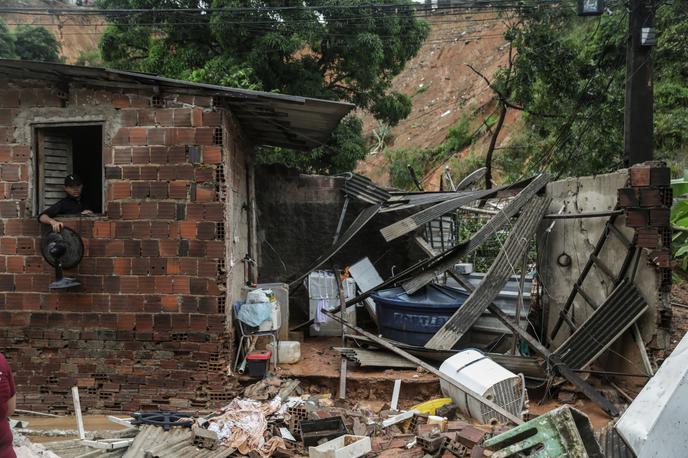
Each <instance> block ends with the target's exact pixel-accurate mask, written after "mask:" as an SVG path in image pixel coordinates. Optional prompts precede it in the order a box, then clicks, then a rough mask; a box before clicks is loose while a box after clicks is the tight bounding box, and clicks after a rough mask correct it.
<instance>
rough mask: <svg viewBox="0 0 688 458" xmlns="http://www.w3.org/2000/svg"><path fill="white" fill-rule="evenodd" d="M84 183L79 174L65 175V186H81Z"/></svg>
mask: <svg viewBox="0 0 688 458" xmlns="http://www.w3.org/2000/svg"><path fill="white" fill-rule="evenodd" d="M82 184H84V183H83V182H82V181H81V178H79V176H78V175H73V174H70V175H67V176H66V177H65V181H64V185H65V186H81V185H82Z"/></svg>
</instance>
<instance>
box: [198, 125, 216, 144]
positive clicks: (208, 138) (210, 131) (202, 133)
mask: <svg viewBox="0 0 688 458" xmlns="http://www.w3.org/2000/svg"><path fill="white" fill-rule="evenodd" d="M214 133H215V128H214V127H199V128H197V129H196V135H195V140H196V144H197V145H212V144H213V143H214V142H215V139H214Z"/></svg>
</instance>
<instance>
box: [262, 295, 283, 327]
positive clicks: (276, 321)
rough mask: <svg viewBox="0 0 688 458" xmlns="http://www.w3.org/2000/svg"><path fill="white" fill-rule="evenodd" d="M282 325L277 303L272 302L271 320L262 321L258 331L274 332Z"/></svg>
mask: <svg viewBox="0 0 688 458" xmlns="http://www.w3.org/2000/svg"><path fill="white" fill-rule="evenodd" d="M281 325H282V315H281V312H280V304H279V302H272V319H270V320H266V321H263V322H262V323H261V324H260V325H259V326H258V330H259V331H261V332H264V331H276V330H278V329H279V328H280V326H281Z"/></svg>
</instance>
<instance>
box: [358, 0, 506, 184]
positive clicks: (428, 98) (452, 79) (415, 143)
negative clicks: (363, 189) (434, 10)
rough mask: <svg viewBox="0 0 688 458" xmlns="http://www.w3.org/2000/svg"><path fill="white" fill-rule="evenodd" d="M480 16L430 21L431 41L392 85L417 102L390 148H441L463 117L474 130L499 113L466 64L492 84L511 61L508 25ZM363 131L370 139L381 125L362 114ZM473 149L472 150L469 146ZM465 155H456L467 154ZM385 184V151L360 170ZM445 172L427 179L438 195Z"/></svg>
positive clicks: (479, 146) (478, 145) (482, 143)
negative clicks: (506, 35)
mask: <svg viewBox="0 0 688 458" xmlns="http://www.w3.org/2000/svg"><path fill="white" fill-rule="evenodd" d="M485 18H486V17H485V15H484V14H481V13H475V12H473V13H471V12H466V13H465V14H464V15H463V16H451V17H443V16H438V17H434V18H430V19H429V20H428V21H429V22H430V24H431V26H432V30H431V33H430V36H429V37H428V39H427V40H426V42H425V44H424V45H423V46H422V48H421V50H420V51H419V53H418V55H417V56H416V57H415V58H414V59H412V60H411V61H409V62H408V63H407V64H406V67H405V68H404V70H403V71H402V73H401V74H399V75H398V76H397V77H396V78H395V79H394V81H393V85H392V88H393V90H395V91H399V92H401V93H403V94H406V95H408V96H410V97H412V100H413V111H412V112H411V115H410V116H409V117H408V118H407V119H405V120H403V121H402V122H401V123H399V125H398V126H396V127H394V128H393V129H392V133H393V136H394V141H393V143H392V144H391V145H390V146H389V147H390V148H407V147H419V148H428V147H433V146H436V145H439V144H440V143H442V141H443V140H444V139H445V137H446V136H447V131H448V129H449V128H450V127H452V126H453V125H454V124H456V122H457V121H458V120H459V119H460V118H461V116H462V114H464V113H466V114H467V115H474V116H475V119H474V122H473V123H472V124H473V126H472V127H474V128H475V127H478V126H479V125H480V124H481V123H482V122H483V119H485V118H487V117H488V116H489V115H490V114H491V113H492V112H493V111H494V109H495V104H494V100H493V95H494V94H493V92H492V90H491V89H490V88H489V87H488V85H487V84H486V83H485V81H484V80H483V79H482V78H481V77H480V76H478V75H477V74H475V73H474V72H473V71H472V70H471V69H470V68H469V67H468V66H467V64H470V65H472V66H473V67H475V68H476V69H477V70H478V71H479V72H480V73H482V74H483V75H485V77H487V78H488V79H490V80H491V79H492V78H493V77H494V74H495V73H496V71H497V70H498V69H499V68H500V67H503V66H506V65H507V62H508V45H507V42H506V40H505V39H504V38H503V33H504V31H505V29H506V27H505V25H504V24H503V23H501V22H498V21H487V22H463V21H466V20H469V21H470V20H474V21H479V20H483V19H485ZM517 118H518V113H517V112H514V111H513V110H511V111H510V112H509V115H508V116H507V119H506V122H505V124H504V128H503V130H502V133H501V134H500V138H499V142H498V145H499V144H501V143H502V142H503V141H504V140H505V139H506V137H507V135H508V131H509V126H510V125H511V124H513V122H514V121H515V120H516V119H517ZM363 119H364V131H365V133H366V134H370V133H371V132H372V130H373V129H374V128H376V127H377V126H378V125H377V121H375V120H374V119H373V117H372V116H371V115H369V114H363ZM489 136H490V135H489V134H488V135H486V136H484V137H483V138H482V139H479V140H478V141H477V142H475V143H474V145H473V148H474V151H476V152H478V153H480V154H484V152H485V150H486V149H487V143H489ZM469 148H470V147H469ZM465 153H466V151H463V152H457V154H465ZM356 171H357V172H359V173H362V174H364V175H366V176H368V177H370V178H371V179H372V180H374V181H375V182H377V183H378V184H380V185H389V172H388V168H387V161H386V159H385V157H384V153H383V152H379V153H376V154H371V155H369V156H368V157H366V159H364V160H363V161H361V162H360V163H359V165H358V168H357V170H356ZM441 171H442V167H441V166H440V167H437V169H436V170H435V171H434V173H430V174H428V176H426V177H424V180H423V181H424V184H425V185H426V188H427V189H432V190H435V189H436V188H437V185H438V178H439V174H440V173H441Z"/></svg>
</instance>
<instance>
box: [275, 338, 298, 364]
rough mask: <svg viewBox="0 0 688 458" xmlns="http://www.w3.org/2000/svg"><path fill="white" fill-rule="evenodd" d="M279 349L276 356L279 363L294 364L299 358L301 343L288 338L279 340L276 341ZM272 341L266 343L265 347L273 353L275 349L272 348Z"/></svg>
mask: <svg viewBox="0 0 688 458" xmlns="http://www.w3.org/2000/svg"><path fill="white" fill-rule="evenodd" d="M277 346H278V348H279V350H278V351H277V356H278V358H279V360H278V361H279V363H280V364H294V363H298V362H299V360H300V359H301V343H300V342H296V341H290V340H281V341H280V342H278V343H277ZM272 347H273V345H272V342H270V343H269V344H268V345H267V349H268V350H270V351H271V352H272V353H273V354H275V350H274V349H273V348H272Z"/></svg>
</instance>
